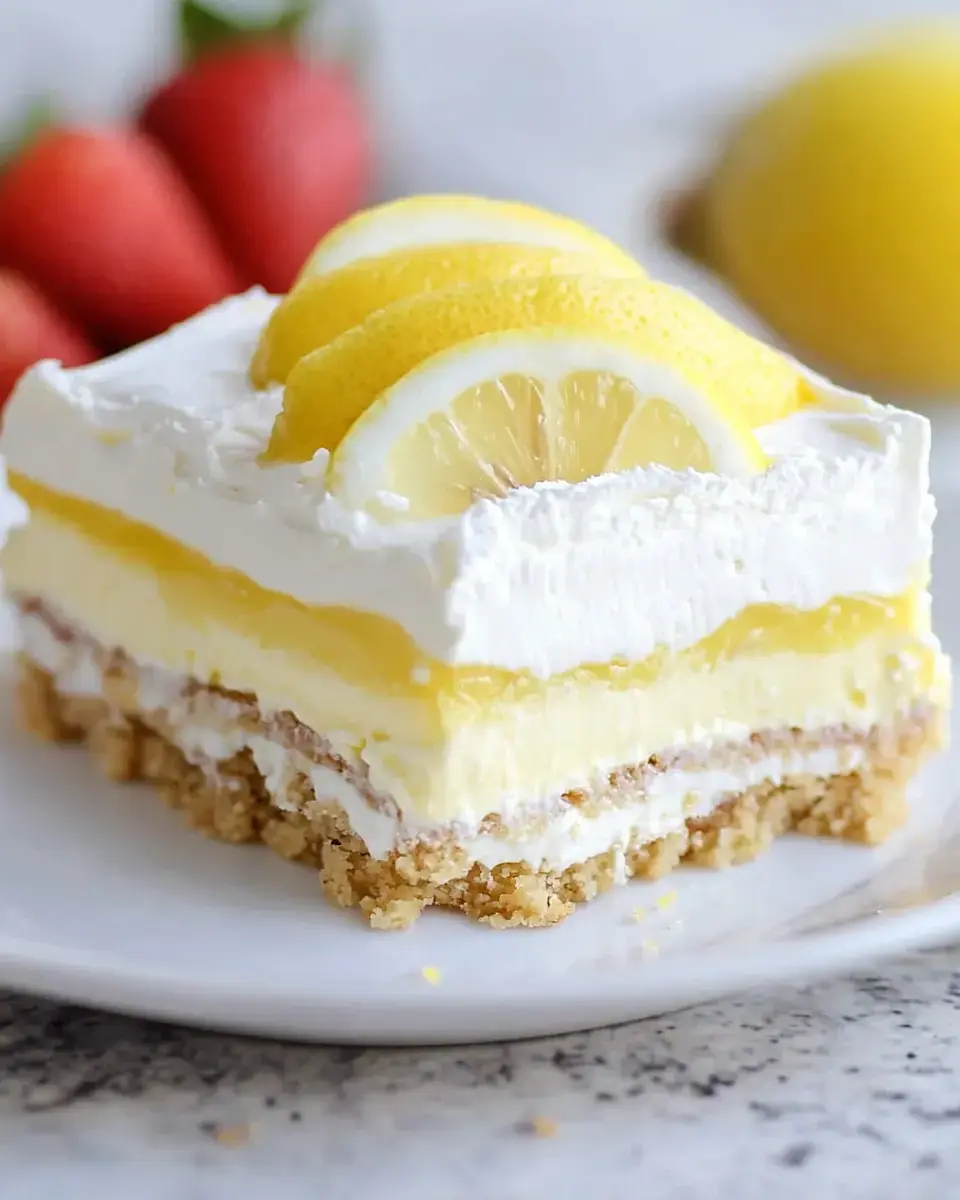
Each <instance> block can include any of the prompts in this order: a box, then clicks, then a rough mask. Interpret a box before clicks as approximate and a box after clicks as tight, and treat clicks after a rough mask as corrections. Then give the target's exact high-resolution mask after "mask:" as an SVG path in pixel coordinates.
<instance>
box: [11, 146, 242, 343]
mask: <svg viewBox="0 0 960 1200" xmlns="http://www.w3.org/2000/svg"><path fill="white" fill-rule="evenodd" d="M0 265H5V266H9V267H13V268H15V269H17V270H19V271H21V272H22V273H23V274H24V275H26V276H28V277H29V278H30V279H31V280H33V282H35V283H37V284H39V286H40V287H41V288H42V290H43V291H45V292H46V293H47V294H48V295H49V296H50V297H51V298H52V299H53V300H54V301H55V302H57V303H58V304H59V305H60V306H61V307H62V308H63V309H64V311H65V312H66V313H67V314H69V315H70V316H71V317H73V318H74V319H75V320H77V321H79V322H80V323H81V324H83V325H84V326H86V327H87V328H88V329H90V331H91V332H92V333H93V335H94V336H95V337H96V338H97V339H98V340H99V341H101V342H103V343H104V344H105V345H107V346H111V347H114V346H118V345H125V344H128V343H130V342H134V341H139V340H140V339H142V338H146V337H149V336H151V335H153V334H156V333H160V332H161V331H162V330H164V329H166V328H167V327H168V326H170V325H172V324H174V323H175V322H177V321H181V320H183V319H185V318H186V317H189V316H191V315H192V314H193V313H195V312H197V311H198V310H199V309H201V308H204V307H206V306H207V305H208V304H211V303H213V301H215V300H219V299H221V298H222V297H223V296H225V295H227V294H228V293H230V292H231V291H235V290H236V288H237V279H236V276H235V274H234V272H233V269H232V268H231V267H230V265H229V263H228V262H227V260H226V258H225V257H224V255H223V252H222V251H221V249H220V248H219V246H218V243H217V241H216V239H215V236H214V234H213V232H212V230H211V228H210V226H209V223H208V221H207V218H206V217H205V215H204V214H203V212H202V210H201V208H200V206H199V204H198V203H197V201H196V200H195V199H194V197H193V196H192V195H191V193H190V190H189V188H188V187H187V185H186V184H185V183H184V181H183V180H182V179H181V178H180V176H179V174H178V173H177V170H176V168H175V167H174V166H173V164H172V163H171V162H170V161H169V160H168V158H167V156H166V155H165V154H164V152H163V151H162V150H161V149H160V148H159V147H158V146H156V145H155V144H154V143H153V142H151V141H150V139H148V138H146V137H144V136H143V135H142V134H140V133H136V132H125V131H113V130H91V129H78V128H65V127H59V128H58V127H52V128H49V129H47V130H45V131H43V132H41V133H40V134H39V135H37V136H36V137H35V138H34V139H33V140H32V141H31V142H30V143H29V144H28V145H27V147H26V148H25V149H24V150H23V151H22V152H21V153H20V154H19V155H18V156H17V157H16V158H15V159H14V160H13V161H12V162H11V163H10V164H9V165H8V166H7V167H6V169H5V170H4V172H3V174H2V175H0Z"/></svg>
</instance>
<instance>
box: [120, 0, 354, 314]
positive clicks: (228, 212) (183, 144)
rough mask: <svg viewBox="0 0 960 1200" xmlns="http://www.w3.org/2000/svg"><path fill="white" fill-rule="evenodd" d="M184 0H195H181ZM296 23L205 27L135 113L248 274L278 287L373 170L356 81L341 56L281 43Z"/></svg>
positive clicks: (190, 6)
mask: <svg viewBox="0 0 960 1200" xmlns="http://www.w3.org/2000/svg"><path fill="white" fill-rule="evenodd" d="M184 11H185V13H186V14H187V15H189V14H190V13H195V12H196V11H197V5H196V4H195V3H193V0H186V3H185V8H184ZM299 11H300V12H302V13H304V14H305V13H306V12H307V8H306V7H303V6H301V7H300V9H299ZM188 28H189V26H188ZM296 28H297V25H296V22H291V21H290V20H289V19H286V20H283V19H281V23H280V24H279V25H278V26H277V27H275V32H271V33H269V34H268V33H261V32H259V31H258V36H257V37H256V38H252V37H251V36H250V35H249V33H246V34H245V33H244V32H243V31H242V32H241V33H240V35H239V37H238V38H235V37H234V36H232V30H231V28H230V27H229V26H228V27H227V29H226V32H225V34H224V37H223V39H222V40H220V39H217V38H216V37H214V36H211V34H212V31H211V30H210V29H209V28H206V29H205V34H204V37H203V41H202V44H201V45H200V46H199V47H197V51H198V57H196V58H195V60H194V61H193V62H190V63H188V65H187V66H185V67H184V68H183V69H182V70H181V71H180V72H179V73H178V74H177V75H176V76H175V77H174V78H173V79H171V80H170V82H169V83H167V84H165V85H164V86H163V87H161V88H160V89H159V91H157V92H156V94H155V95H153V96H152V97H151V98H150V99H149V100H148V102H147V104H146V106H145V107H144V109H143V112H142V114H141V117H140V127H141V129H143V130H144V132H145V133H147V134H148V135H150V136H151V137H153V138H155V139H156V140H157V141H158V142H159V143H160V144H161V145H163V146H164V147H165V148H166V149H167V151H168V152H169V154H170V155H171V157H172V158H173V159H174V161H175V162H176V163H177V165H178V166H179V167H180V169H181V171H182V172H183V174H184V176H185V177H186V179H187V180H188V181H189V183H190V185H191V187H192V188H193V191H194V193H195V195H197V196H198V197H199V198H200V200H201V201H202V203H203V205H204V207H205V208H206V211H207V212H208V214H209V215H210V217H211V219H212V220H213V223H214V227H215V229H216V231H217V234H218V236H219V238H220V240H221V242H222V244H223V245H224V247H225V248H226V249H227V251H228V253H229V255H230V258H231V260H232V261H233V263H234V264H235V265H236V267H237V270H238V271H239V272H240V274H241V276H242V277H243V280H244V283H247V284H249V283H260V284H262V285H263V286H264V287H266V288H268V289H269V290H270V291H274V292H282V291H286V289H287V288H288V287H289V286H290V284H291V283H292V282H293V280H294V278H295V276H296V274H297V272H298V271H299V270H300V267H301V266H302V265H303V263H304V261H305V259H306V258H307V255H308V254H309V253H310V251H311V250H312V249H313V247H314V245H315V244H316V242H317V240H318V238H319V237H320V236H322V234H324V233H325V232H326V231H327V230H328V229H330V228H331V227H332V226H334V225H336V224H337V223H338V222H339V221H341V220H343V218H344V217H347V216H349V215H350V213H351V212H353V211H354V209H355V208H357V207H358V206H359V205H360V204H361V203H362V202H363V200H364V198H365V195H366V190H367V182H368V175H369V146H368V138H367V131H366V124H365V121H364V116H363V112H362V110H361V106H360V100H359V97H358V96H357V93H356V90H355V88H354V84H353V80H352V79H351V77H350V74H349V73H348V71H347V69H346V67H344V66H342V65H340V64H324V63H319V62H311V61H308V60H307V59H306V58H304V57H302V56H301V55H300V53H299V52H298V50H297V48H296V47H295V46H293V45H290V44H286V43H287V40H288V39H289V37H290V36H291V34H292V33H293V32H294V31H295V30H296ZM280 33H282V34H283V35H285V36H284V37H282V38H281V37H280V36H278V34H280Z"/></svg>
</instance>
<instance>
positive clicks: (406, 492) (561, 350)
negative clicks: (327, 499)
mask: <svg viewBox="0 0 960 1200" xmlns="http://www.w3.org/2000/svg"><path fill="white" fill-rule="evenodd" d="M653 463H659V464H661V465H663V466H666V467H670V468H673V469H675V470H684V469H693V470H697V471H714V472H717V473H720V474H724V475H733V476H742V475H746V474H750V473H753V472H755V471H758V470H762V469H763V467H764V466H765V465H766V459H765V457H764V455H763V453H762V451H761V449H760V446H759V445H758V443H757V440H756V438H755V437H754V435H753V432H752V431H751V429H750V427H749V425H748V424H747V423H746V421H745V420H744V419H743V417H742V415H741V414H740V413H739V412H738V411H737V409H736V407H735V406H733V407H731V406H730V404H729V403H728V402H726V401H725V400H724V399H723V398H722V396H720V395H719V394H716V393H711V392H709V391H704V390H702V389H701V388H699V387H697V386H696V385H695V384H694V383H693V382H691V380H689V379H688V378H686V377H685V376H684V375H683V374H682V373H681V372H680V371H679V370H677V368H676V366H675V365H673V364H671V363H669V362H665V361H662V360H659V361H658V360H657V359H656V358H654V357H652V356H651V355H650V353H649V352H648V351H647V350H643V349H640V350H638V349H637V347H635V346H634V345H632V344H631V342H630V341H629V339H626V338H621V337H612V336H609V335H607V336H578V335H576V334H574V333H571V332H570V331H569V330H564V329H534V330H524V331H513V332H507V333H494V334H487V335H484V336H481V337H478V338H474V339H472V340H470V341H468V342H465V343H462V344H460V345H458V346H455V347H453V348H451V349H449V350H445V351H443V352H441V353H439V354H437V355H434V356H433V357H432V358H429V359H427V361H426V362H424V363H421V364H420V366H418V367H417V368H416V369H415V370H413V371H411V372H410V373H409V374H408V375H406V376H405V377H404V378H403V379H401V380H400V381H399V382H398V383H396V384H395V385H394V386H393V387H391V388H389V389H388V390H387V391H386V392H385V393H384V394H383V395H382V396H381V397H380V398H379V399H378V400H377V402H376V403H375V404H374V405H372V406H371V407H370V408H369V409H367V411H366V412H365V413H364V414H363V415H362V416H361V417H360V418H359V419H358V420H357V422H356V423H355V424H354V426H353V428H352V429H351V430H350V432H349V433H348V434H347V436H346V437H345V438H344V439H343V441H342V442H341V443H340V445H339V446H338V447H337V450H336V451H335V453H334V454H333V456H332V458H331V460H330V465H329V468H328V474H327V482H328V486H329V487H330V490H331V492H333V493H334V494H335V495H337V496H339V498H340V499H341V500H342V501H343V502H344V503H345V504H347V505H348V506H350V507H352V508H357V509H364V510H366V511H367V512H369V513H370V514H371V515H373V516H375V517H377V518H378V519H380V520H382V521H398V520H428V519H435V518H439V517H449V516H453V515H455V514H457V513H460V512H463V511H464V510H465V509H467V508H469V506H470V505H471V504H473V503H474V502H475V501H476V500H477V499H478V498H480V497H485V496H487V497H499V496H504V495H506V494H507V492H509V491H510V490H511V489H513V488H517V487H522V486H529V485H532V484H535V483H540V482H543V481H545V480H563V481H565V482H567V483H579V482H581V481H582V480H584V479H587V478H590V477H592V476H595V475H601V474H604V473H607V472H611V471H623V470H627V469H629V468H631V467H641V466H649V465H650V464H653Z"/></svg>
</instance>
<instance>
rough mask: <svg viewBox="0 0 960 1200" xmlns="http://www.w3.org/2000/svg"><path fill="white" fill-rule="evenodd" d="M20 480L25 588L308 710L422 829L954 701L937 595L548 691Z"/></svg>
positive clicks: (20, 566) (19, 586)
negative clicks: (782, 733) (774, 735)
mask: <svg viewBox="0 0 960 1200" xmlns="http://www.w3.org/2000/svg"><path fill="white" fill-rule="evenodd" d="M11 482H12V483H13V486H14V487H15V489H16V490H17V492H19V493H20V495H21V496H22V497H23V498H24V499H25V500H26V501H27V503H28V504H29V505H30V508H31V522H30V524H29V526H28V527H27V528H26V529H24V530H21V531H18V532H17V533H15V534H14V535H13V537H12V538H11V541H10V543H9V545H8V547H7V548H6V550H5V551H4V555H3V568H4V572H5V575H6V579H7V583H8V586H9V587H10V588H11V589H12V590H14V591H16V592H20V593H24V594H34V595H39V596H41V597H43V598H45V599H46V600H47V601H48V602H50V603H51V604H53V605H55V606H56V607H58V608H59V609H60V610H61V611H62V612H63V613H64V615H65V616H66V617H67V618H69V619H72V620H74V621H76V623H77V624H78V625H79V626H81V627H83V628H84V629H86V630H87V631H88V632H89V633H90V634H91V635H92V636H94V637H95V638H97V639H98V640H99V641H100V642H102V643H103V644H105V645H110V646H120V647H122V648H123V649H124V650H125V651H126V652H127V653H128V654H129V655H130V656H131V657H133V658H134V659H135V660H137V661H140V662H144V663H151V664H156V665H159V666H163V667H165V668H167V669H169V670H173V671H177V672H182V673H184V674H187V675H191V676H193V677H194V678H196V679H199V680H200V681H201V682H205V683H218V684H221V685H222V686H224V687H227V688H230V689H233V690H238V691H245V692H251V693H253V694H255V695H256V696H257V698H258V700H259V702H260V705H261V708H262V709H263V710H264V711H268V710H278V709H279V710H290V711H292V712H293V713H294V714H295V715H296V716H297V717H298V718H299V719H300V720H301V721H303V722H304V723H305V724H306V725H308V726H310V727H311V728H313V729H315V730H316V731H317V732H318V733H320V734H321V735H323V736H324V737H326V738H328V739H329V741H330V742H331V744H332V745H333V748H334V749H335V750H336V751H337V752H338V753H341V754H344V755H345V756H347V757H354V756H360V757H362V759H363V760H364V762H365V763H367V765H368V766H369V768H370V778H371V782H372V784H373V786H374V787H376V788H378V789H379V790H382V791H384V792H387V793H390V794H392V795H394V797H395V798H396V799H397V800H398V802H399V803H400V804H401V805H402V807H403V808H404V810H405V811H406V812H408V813H410V814H411V815H414V814H415V815H417V816H419V817H422V818H427V819H431V820H437V821H440V820H448V819H453V818H455V817H457V816H462V815H464V814H469V813H481V814H482V813H485V812H498V811H502V806H503V804H504V803H507V802H514V801H522V800H536V799H540V798H544V797H547V796H550V795H556V794H557V793H558V792H561V791H563V790H566V789H568V788H573V787H583V786H586V785H588V784H589V783H591V782H594V781H595V780H596V779H597V778H599V777H600V776H601V775H602V774H603V773H604V772H606V771H609V770H611V769H613V768H614V767H617V766H621V765H627V764H630V763H635V762H642V761H644V760H646V759H647V758H648V757H649V756H650V755H651V754H655V753H657V752H658V751H662V750H663V749H664V748H666V747H669V746H677V745H682V744H684V743H689V742H695V741H698V740H703V739H705V738H710V737H723V738H737V737H745V736H747V735H749V733H750V732H752V731H753V730H756V729H772V728H782V727H784V726H800V727H808V728H816V727H819V726H827V725H835V724H841V723H843V724H852V725H855V726H857V727H867V726H869V725H872V724H876V723H884V722H885V721H888V720H890V719H891V718H892V717H893V716H894V715H896V714H897V713H899V712H902V711H904V709H906V708H908V707H909V706H910V705H911V704H912V703H913V702H915V701H916V700H917V699H918V698H921V697H930V698H932V700H933V702H935V703H940V702H944V701H945V688H946V686H947V685H946V668H945V666H944V663H943V659H942V658H941V656H940V655H939V653H938V652H937V650H936V644H935V642H933V641H932V639H930V638H929V603H928V597H927V596H926V593H925V592H924V591H923V590H922V588H920V587H918V588H915V589H911V590H910V591H908V592H905V593H904V594H902V595H900V596H896V597H884V598H878V597H871V596H858V597H838V598H836V599H835V600H833V601H831V602H830V603H829V604H827V605H825V606H824V607H823V608H820V609H817V610H814V611H801V610H798V609H793V608H787V607H783V606H778V605H773V604H761V605H752V606H750V607H749V608H746V609H744V610H743V611H742V612H740V613H739V614H737V616H735V617H734V618H732V619H731V620H729V621H727V622H726V623H725V624H724V625H722V626H720V627H719V628H718V629H716V630H715V631H714V632H713V633H711V634H710V635H709V636H708V637H706V638H704V639H703V640H702V641H700V642H698V643H697V644H696V645H693V646H690V647H688V648H686V649H684V650H681V651H678V652H675V651H670V650H666V649H664V650H660V651H657V652H655V653H654V654H652V655H650V656H649V657H648V658H646V659H644V660H642V661H637V662H619V661H615V662H606V663H589V664H584V665H582V666H579V667H577V668H575V669H574V670H571V671H566V672H564V673H562V674H559V675H555V676H553V677H551V678H549V679H541V678H538V677H535V676H533V675H532V674H529V673H526V672H512V671H506V670H502V669H498V668H494V667H490V666H486V665H483V664H476V665H468V666H462V665H458V666H451V665H449V664H446V663H442V662H438V661H436V660H434V659H432V658H430V657H428V656H427V655H425V654H424V653H423V652H422V651H421V650H420V649H419V648H418V647H417V646H416V644H415V643H414V642H413V641H412V639H411V638H410V637H409V636H408V635H407V634H406V633H405V632H404V630H403V629H402V628H400V627H399V626H398V625H396V624H395V623H393V622H392V621H389V620H387V619H385V618H383V617H379V616H377V615H374V614H370V613H363V612H359V611H356V610H353V609H348V608H341V607H313V606H310V605H306V604H303V603H300V602H299V601H297V600H295V599H293V598H292V597H290V596H285V595H282V594H279V593H275V592H271V591H268V590H266V589H264V588H262V587H259V586H258V585H256V584H254V583H253V582H252V581H251V580H250V579H248V578H247V577H245V576H243V575H241V574H239V573H237V572H235V571H231V570H226V569H222V568H220V567H217V566H215V565H214V564H213V563H211V562H210V561H209V560H208V559H206V558H204V557H203V556H202V555H200V554H197V553H196V552H194V551H192V550H190V549H189V548H187V547H186V546H184V545H182V544H180V543H177V542H175V541H173V540H171V539H169V538H167V537H165V536H163V535H162V534H160V533H158V532H157V531H156V530H153V529H151V528H148V527H146V526H144V525H141V524H138V523H136V522H133V521H130V520H128V519H127V518H125V517H123V516H122V515H120V514H119V513H115V512H112V511H109V510H107V509H104V508H102V507H100V506H98V505H94V504H91V503H89V502H86V501H81V500H78V499H75V498H72V497H68V496H65V495H62V494H59V493H56V492H54V491H51V490H50V489H47V488H45V487H43V486H41V485H39V484H36V483H34V482H33V481H31V480H29V479H27V478H25V477H23V476H18V475H13V476H12V479H11Z"/></svg>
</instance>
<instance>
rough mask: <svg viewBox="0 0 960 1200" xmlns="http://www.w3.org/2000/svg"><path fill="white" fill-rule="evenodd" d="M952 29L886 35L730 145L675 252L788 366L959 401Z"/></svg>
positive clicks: (764, 108) (957, 75)
mask: <svg viewBox="0 0 960 1200" xmlns="http://www.w3.org/2000/svg"><path fill="white" fill-rule="evenodd" d="M958 197H960V21H956V22H953V23H950V22H946V23H941V24H936V25H929V26H923V27H917V28H910V29H898V30H895V31H892V32H890V33H889V34H887V35H886V36H884V37H883V38H882V39H879V40H876V41H873V42H870V43H867V44H865V45H863V46H861V47H860V48H857V49H855V50H853V51H850V52H847V53H844V54H839V55H837V56H836V57H834V58H832V59H830V60H828V61H826V62H825V63H823V64H822V65H819V66H817V67H815V68H813V69H812V70H809V71H808V72H806V73H805V74H803V75H801V76H800V77H799V78H797V79H796V80H795V81H794V82H792V83H790V84H788V85H787V86H786V87H784V88H783V89H782V90H780V91H779V92H777V93H776V94H775V95H773V96H772V97H771V98H770V99H769V100H768V101H767V102H766V103H764V104H762V105H761V106H760V107H759V108H757V110H756V111H755V112H754V113H753V114H752V115H751V116H749V117H748V118H747V119H746V120H745V121H744V122H743V123H742V124H741V125H740V126H739V128H737V129H736V131H735V132H734V134H733V136H732V138H731V139H730V141H729V143H728V144H727V145H726V147H725V148H724V149H723V151H722V153H721V155H720V157H719V161H718V162H717V164H716V166H715V168H714V170H713V171H712V173H711V175H710V177H709V178H708V179H707V181H706V183H705V185H704V186H703V188H702V189H701V190H700V192H699V193H698V194H697V195H696V196H694V198H693V200H692V202H691V203H690V204H689V205H688V206H687V208H686V210H685V212H684V215H683V218H682V221H681V225H680V241H681V243H682V244H684V245H685V246H686V247H687V248H688V249H690V250H691V251H692V252H693V253H694V254H696V255H697V256H699V257H701V258H702V259H703V260H704V261H705V262H707V263H708V264H709V265H710V266H712V267H713V268H714V269H715V270H717V271H718V272H719V273H720V274H721V275H723V276H725V277H726V278H727V279H728V280H729V282H730V283H731V284H732V285H733V287H734V288H735V289H736V291H737V292H738V293H739V294H740V295H741V296H742V297H743V298H744V299H745V300H746V301H747V302H748V303H749V304H750V305H752V306H753V307H754V308H755V309H756V310H757V312H758V313H759V314H760V316H761V317H763V319H764V320H765V321H766V322H767V323H768V324H769V325H770V326H771V327H772V328H773V329H774V330H775V331H776V332H778V333H779V334H781V335H782V336H783V337H784V339H785V340H786V341H787V342H789V343H790V345H791V346H792V347H793V348H794V349H795V350H796V351H797V353H798V354H799V355H800V356H801V357H805V358H806V359H808V360H809V361H812V362H814V363H816V364H819V365H822V366H823V367H824V369H826V370H827V371H829V372H831V373H833V374H835V375H839V376H841V377H844V378H846V379H847V380H849V381H852V382H854V383H857V384H862V385H866V386H870V387H875V388H879V389H881V390H885V391H891V390H896V391H899V392H901V393H903V392H908V393H909V392H913V393H918V392H922V393H937V392H945V391H949V390H951V389H952V390H956V389H958V388H960V334H958V330H960V199H958Z"/></svg>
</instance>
